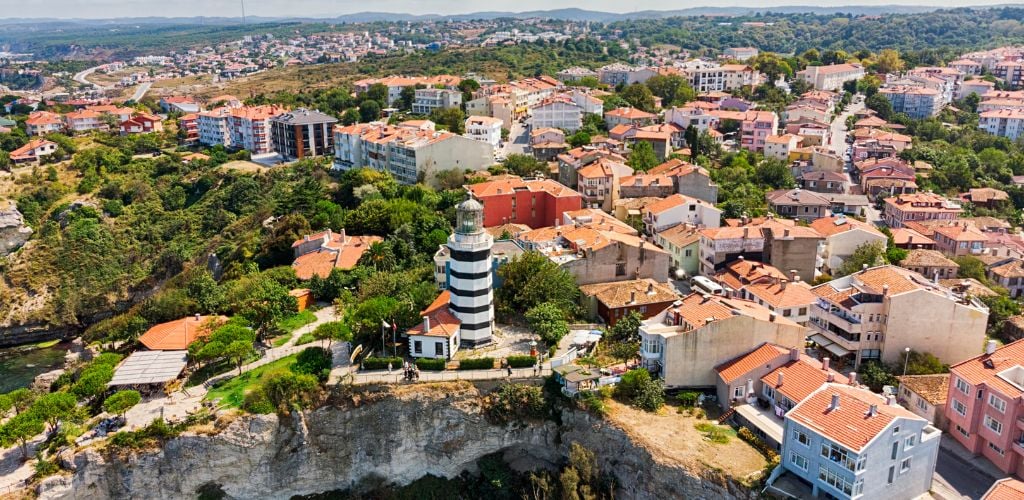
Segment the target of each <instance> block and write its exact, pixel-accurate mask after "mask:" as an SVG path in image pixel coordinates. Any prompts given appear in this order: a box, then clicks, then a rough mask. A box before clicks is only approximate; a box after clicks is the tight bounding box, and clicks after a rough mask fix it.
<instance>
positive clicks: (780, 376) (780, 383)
mask: <svg viewBox="0 0 1024 500" xmlns="http://www.w3.org/2000/svg"><path fill="white" fill-rule="evenodd" d="M782 378H783V377H782V372H779V381H778V382H776V383H775V387H782Z"/></svg>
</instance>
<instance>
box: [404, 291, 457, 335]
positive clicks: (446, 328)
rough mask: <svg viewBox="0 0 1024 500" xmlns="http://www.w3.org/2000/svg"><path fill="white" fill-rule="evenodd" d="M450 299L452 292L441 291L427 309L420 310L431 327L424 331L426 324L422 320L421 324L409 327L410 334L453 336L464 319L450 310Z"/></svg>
mask: <svg viewBox="0 0 1024 500" xmlns="http://www.w3.org/2000/svg"><path fill="white" fill-rule="evenodd" d="M450 301H451V292H449V291H448V290H445V291H443V292H441V294H440V295H438V296H437V298H436V299H434V301H433V302H431V303H430V305H429V306H427V308H426V309H424V310H423V311H421V312H420V315H421V316H423V317H425V318H427V319H428V320H429V323H430V329H429V330H426V331H424V328H423V327H424V324H423V323H422V322H420V324H418V325H416V326H414V327H412V328H410V329H409V332H408V333H409V335H426V336H428V337H445V338H451V336H452V335H455V334H457V333H458V332H459V327H460V326H461V325H462V321H460V320H459V318H456V317H455V315H454V314H452V313H451V311H449V310H448V304H449V302H450Z"/></svg>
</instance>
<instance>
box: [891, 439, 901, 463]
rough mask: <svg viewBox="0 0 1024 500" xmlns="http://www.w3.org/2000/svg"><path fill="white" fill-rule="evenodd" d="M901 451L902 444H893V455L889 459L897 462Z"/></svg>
mask: <svg viewBox="0 0 1024 500" xmlns="http://www.w3.org/2000/svg"><path fill="white" fill-rule="evenodd" d="M899 451H900V443H899V441H897V442H895V443H893V444H892V455H891V456H890V457H889V458H891V459H893V460H896V454H897V453H899Z"/></svg>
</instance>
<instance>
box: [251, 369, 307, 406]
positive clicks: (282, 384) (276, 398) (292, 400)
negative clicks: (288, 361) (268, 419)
mask: <svg viewBox="0 0 1024 500" xmlns="http://www.w3.org/2000/svg"><path fill="white" fill-rule="evenodd" d="M319 390H320V384H319V383H318V381H317V379H316V377H314V376H312V375H306V374H300V373H276V374H274V375H271V376H270V378H268V379H267V380H266V381H265V382H263V392H265V393H266V395H267V399H268V400H270V403H271V404H273V405H274V407H276V408H277V409H278V410H279V411H282V412H283V411H286V410H288V409H289V408H292V407H300V408H302V407H306V406H309V405H310V404H311V403H313V401H314V400H315V399H316V396H317V394H318V392H319Z"/></svg>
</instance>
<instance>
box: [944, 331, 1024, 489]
mask: <svg viewBox="0 0 1024 500" xmlns="http://www.w3.org/2000/svg"><path fill="white" fill-rule="evenodd" d="M961 357H962V356H961ZM1022 417H1024V340H1018V341H1016V342H1011V343H1009V344H1006V345H1004V346H1002V347H998V348H997V347H996V342H995V341H994V340H990V341H988V343H987V345H986V347H985V352H984V353H983V354H981V355H979V356H974V357H972V358H970V359H968V360H966V361H962V362H959V363H957V364H955V365H952V366H950V367H949V386H948V389H947V396H946V419H947V421H948V425H949V435H950V436H951V437H952V438H953V439H955V440H956V441H957V442H959V443H960V444H962V445H964V447H965V448H967V450H968V451H970V452H971V453H973V454H974V455H976V456H978V455H980V456H982V457H984V458H985V459H987V460H988V461H989V462H992V464H993V465H995V466H996V467H997V468H999V470H1001V471H1003V472H1005V473H1007V474H1014V475H1016V476H1018V477H1022V476H1024V429H1022V425H1021V421H1022Z"/></svg>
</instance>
